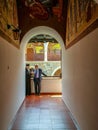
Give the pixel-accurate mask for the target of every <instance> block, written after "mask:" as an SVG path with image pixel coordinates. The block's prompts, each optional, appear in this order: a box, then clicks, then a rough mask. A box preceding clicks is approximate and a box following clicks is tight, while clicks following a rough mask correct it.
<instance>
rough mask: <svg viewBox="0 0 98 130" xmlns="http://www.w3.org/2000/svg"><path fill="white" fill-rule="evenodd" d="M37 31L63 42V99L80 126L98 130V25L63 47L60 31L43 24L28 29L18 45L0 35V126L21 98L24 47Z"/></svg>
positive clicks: (1, 129) (6, 122) (2, 127)
mask: <svg viewBox="0 0 98 130" xmlns="http://www.w3.org/2000/svg"><path fill="white" fill-rule="evenodd" d="M40 33H41V34H48V35H51V36H53V37H54V38H55V39H56V40H57V41H58V42H59V43H61V44H62V45H61V46H62V49H63V61H62V69H63V71H62V72H63V73H62V77H63V81H62V92H63V100H64V102H65V103H66V104H67V106H68V107H69V109H70V111H71V112H72V114H73V116H74V118H75V119H76V121H77V122H78V124H79V126H80V128H81V130H97V110H98V109H97V108H98V105H97V102H98V91H97V90H98V87H97V86H98V42H97V41H98V29H96V30H95V31H93V32H92V33H90V34H89V35H87V36H86V37H84V38H83V39H82V40H81V41H79V42H78V43H76V44H75V45H73V46H72V47H71V48H69V49H67V50H65V48H64V44H63V41H62V38H61V37H60V36H59V34H58V33H57V32H56V31H55V30H53V29H51V28H48V27H44V26H43V27H37V28H34V29H32V30H30V31H29V32H28V33H27V34H26V35H25V36H24V38H23V40H22V44H21V48H20V49H17V48H15V47H14V46H12V45H11V44H9V43H7V42H6V41H5V40H3V39H2V38H0V109H1V110H0V119H2V120H0V123H1V124H0V130H7V128H8V126H10V124H11V122H12V120H13V118H14V116H15V114H16V112H17V110H18V109H19V107H20V105H21V103H22V101H23V100H24V97H25V82H24V80H25V73H24V70H25V69H24V67H25V63H24V55H23V54H24V48H25V45H26V43H27V42H28V40H29V39H30V38H31V37H32V36H34V35H38V34H40ZM8 68H9V69H8ZM1 121H2V122H1Z"/></svg>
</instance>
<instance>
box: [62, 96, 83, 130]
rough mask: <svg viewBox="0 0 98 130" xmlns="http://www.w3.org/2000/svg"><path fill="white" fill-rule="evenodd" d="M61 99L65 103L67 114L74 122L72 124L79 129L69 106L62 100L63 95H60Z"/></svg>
mask: <svg viewBox="0 0 98 130" xmlns="http://www.w3.org/2000/svg"><path fill="white" fill-rule="evenodd" d="M62 100H63V102H64V104H65V105H66V107H67V109H68V113H69V116H70V118H71V119H72V121H73V122H74V125H75V126H76V128H77V130H81V129H80V126H79V124H78V123H77V121H76V119H75V118H74V116H73V114H72V112H71V111H70V108H69V107H68V105H67V103H66V102H65V101H64V99H63V97H62Z"/></svg>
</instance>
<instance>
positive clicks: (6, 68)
mask: <svg viewBox="0 0 98 130" xmlns="http://www.w3.org/2000/svg"><path fill="white" fill-rule="evenodd" d="M22 57H23V56H22V53H21V51H20V49H17V48H16V47H14V46H13V45H11V44H9V43H8V42H7V41H5V40H4V39H2V38H1V37H0V119H1V120H0V130H9V129H10V127H11V124H12V123H13V119H14V118H15V115H16V113H17V111H18V109H19V107H20V106H21V103H22V102H23V100H24V97H25V92H24V91H25V87H24V86H25V81H24V77H23V74H24V70H25V69H24V66H23V60H24V59H23V58H22Z"/></svg>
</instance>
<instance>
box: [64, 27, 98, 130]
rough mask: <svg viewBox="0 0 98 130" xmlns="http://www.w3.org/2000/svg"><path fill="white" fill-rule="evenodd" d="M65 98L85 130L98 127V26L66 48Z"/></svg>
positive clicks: (95, 129)
mask: <svg viewBox="0 0 98 130" xmlns="http://www.w3.org/2000/svg"><path fill="white" fill-rule="evenodd" d="M62 63H63V64H62V66H63V74H62V77H63V79H62V84H63V86H62V92H63V100H64V102H65V103H66V104H67V106H68V108H69V109H70V111H71V112H72V114H73V116H74V118H75V120H76V121H77V122H78V124H79V126H80V129H81V130H98V122H97V121H98V120H97V119H98V29H96V30H95V31H93V32H92V33H90V34H89V35H87V36H86V37H84V38H83V39H82V40H80V41H79V42H78V43H76V44H75V45H73V46H72V47H70V48H69V49H67V50H66V51H65V50H64V51H63V61H62Z"/></svg>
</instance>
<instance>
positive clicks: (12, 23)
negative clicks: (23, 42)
mask: <svg viewBox="0 0 98 130" xmlns="http://www.w3.org/2000/svg"><path fill="white" fill-rule="evenodd" d="M17 25H18V17H17V7H16V0H0V35H1V36H2V37H3V38H5V39H6V40H7V41H9V42H11V43H12V44H14V45H15V46H18V45H19V41H18V40H16V39H15V37H14V36H15V35H14V34H15V31H12V29H15V27H17ZM11 28H12V29H11Z"/></svg>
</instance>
